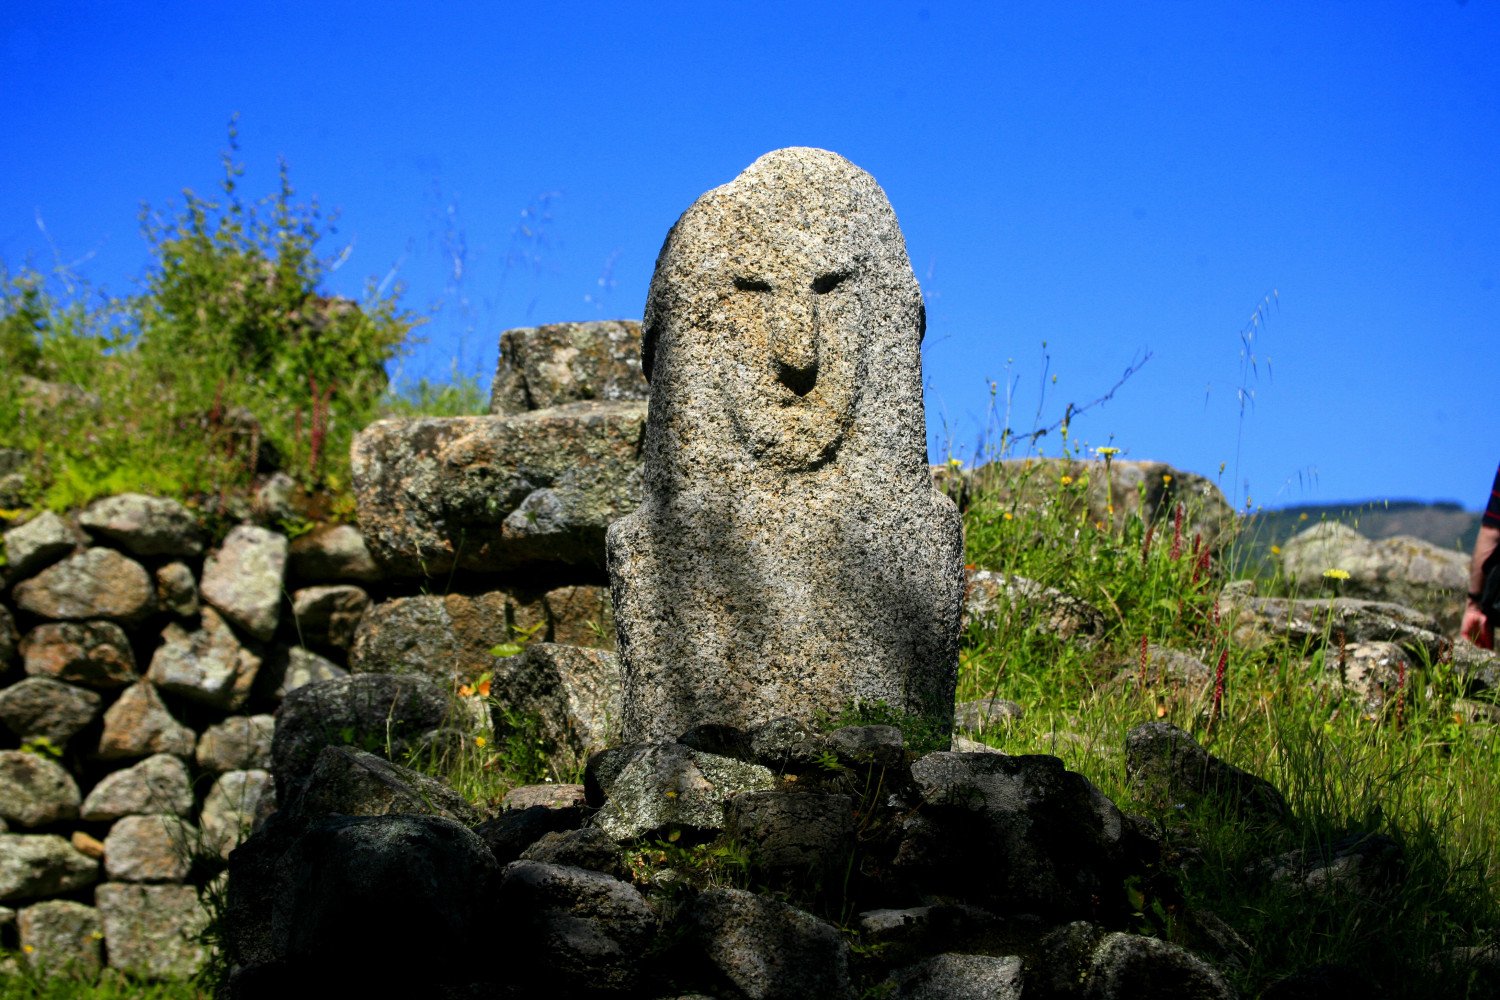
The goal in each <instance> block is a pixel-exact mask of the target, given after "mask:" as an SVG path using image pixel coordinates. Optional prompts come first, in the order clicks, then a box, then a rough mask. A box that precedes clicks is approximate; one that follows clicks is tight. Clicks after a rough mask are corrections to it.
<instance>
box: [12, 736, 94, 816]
mask: <svg viewBox="0 0 1500 1000" xmlns="http://www.w3.org/2000/svg"><path fill="white" fill-rule="evenodd" d="M80 801H81V800H80V796H79V794H78V785H77V783H76V782H74V781H73V776H72V775H70V774H69V773H68V772H67V771H65V770H63V768H62V767H61V766H60V765H58V764H57V763H55V762H54V761H51V760H48V759H47V758H46V757H43V756H41V755H40V754H35V753H26V752H25V751H23V750H0V819H3V820H5V821H7V822H9V823H13V824H15V825H16V826H23V827H32V826H46V825H47V824H49V823H57V822H60V821H62V820H67V819H73V818H74V817H75V816H77V815H78V804H79V802H80Z"/></svg>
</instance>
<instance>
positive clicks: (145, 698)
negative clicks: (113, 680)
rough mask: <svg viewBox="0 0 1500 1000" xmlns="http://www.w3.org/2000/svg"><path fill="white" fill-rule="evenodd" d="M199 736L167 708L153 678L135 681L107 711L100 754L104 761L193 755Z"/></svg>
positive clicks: (100, 743)
mask: <svg viewBox="0 0 1500 1000" xmlns="http://www.w3.org/2000/svg"><path fill="white" fill-rule="evenodd" d="M197 743H198V736H197V734H196V733H194V732H193V731H192V730H191V729H189V728H188V727H187V726H184V725H183V724H182V723H180V722H178V721H177V720H176V719H174V718H173V717H172V713H171V712H169V711H167V706H166V705H164V704H163V703H162V700H161V695H159V694H157V693H156V688H155V687H154V686H153V685H152V684H151V682H150V681H144V680H143V681H141V682H139V683H137V684H132V685H131V686H130V687H128V688H126V689H125V691H124V692H123V693H122V694H121V695H120V697H119V698H117V699H116V700H115V703H114V704H113V705H111V706H109V708H107V709H105V711H104V732H103V733H102V734H100V736H99V756H100V757H101V758H103V759H104V760H118V759H120V758H123V757H145V756H148V755H149V754H154V753H169V754H172V755H173V756H175V757H182V758H184V759H185V758H188V757H191V756H192V755H193V748H194V747H195V746H197Z"/></svg>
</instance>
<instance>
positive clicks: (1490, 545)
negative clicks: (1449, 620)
mask: <svg viewBox="0 0 1500 1000" xmlns="http://www.w3.org/2000/svg"><path fill="white" fill-rule="evenodd" d="M1497 546H1500V469H1497V470H1495V485H1494V486H1492V487H1490V500H1489V503H1488V504H1487V505H1486V506H1485V508H1484V517H1482V518H1481V519H1480V521H1479V537H1478V538H1477V539H1475V540H1474V560H1473V561H1472V562H1471V563H1469V600H1468V602H1467V603H1466V604H1464V620H1463V624H1462V625H1460V626H1459V627H1458V634H1459V635H1461V636H1463V637H1464V638H1466V639H1469V640H1471V641H1473V642H1475V643H1477V644H1478V645H1481V646H1484V647H1486V648H1488V647H1489V646H1490V645H1491V643H1492V641H1493V632H1492V628H1493V626H1494V625H1495V622H1492V621H1490V620H1488V619H1487V618H1486V617H1485V614H1484V612H1483V611H1481V610H1480V609H1479V597H1480V595H1481V594H1483V593H1484V575H1485V573H1487V572H1488V571H1489V568H1490V563H1491V562H1492V561H1493V560H1494V559H1495V549H1496V547H1497Z"/></svg>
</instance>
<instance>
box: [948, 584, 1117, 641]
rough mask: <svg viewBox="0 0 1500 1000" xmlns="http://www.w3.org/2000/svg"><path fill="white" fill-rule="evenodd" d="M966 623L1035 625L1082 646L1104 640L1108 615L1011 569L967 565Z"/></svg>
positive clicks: (984, 626) (988, 626)
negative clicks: (980, 567) (973, 567)
mask: <svg viewBox="0 0 1500 1000" xmlns="http://www.w3.org/2000/svg"><path fill="white" fill-rule="evenodd" d="M966 576H967V579H968V586H967V588H966V589H965V591H964V615H963V622H962V625H963V627H964V628H968V627H969V626H971V625H978V626H979V627H981V628H1000V627H1004V626H1007V625H1009V626H1011V627H1019V628H1022V629H1027V628H1029V629H1035V630H1036V631H1038V632H1042V633H1045V634H1048V635H1055V636H1057V637H1058V638H1059V639H1066V640H1068V641H1069V642H1072V643H1076V644H1077V645H1078V646H1081V647H1083V648H1084V649H1088V648H1091V647H1093V646H1095V645H1098V643H1099V642H1100V641H1101V640H1103V638H1104V633H1105V631H1106V630H1107V629H1108V628H1109V621H1108V619H1106V618H1105V617H1104V615H1103V614H1102V613H1100V611H1099V610H1098V609H1097V608H1095V607H1094V606H1093V605H1091V604H1089V603H1088V602H1087V601H1084V600H1080V599H1079V598H1077V597H1073V596H1071V595H1069V594H1065V593H1063V592H1062V591H1061V590H1058V589H1057V588H1056V587H1047V586H1044V585H1042V584H1040V583H1037V582H1036V581H1035V580H1029V579H1027V578H1026V577H1024V576H1016V575H1015V574H1013V573H997V572H994V571H993V570H987V569H968V570H966Z"/></svg>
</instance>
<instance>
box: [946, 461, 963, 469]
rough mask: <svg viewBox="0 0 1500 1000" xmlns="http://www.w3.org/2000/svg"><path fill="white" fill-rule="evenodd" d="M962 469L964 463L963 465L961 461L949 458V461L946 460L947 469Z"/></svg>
mask: <svg viewBox="0 0 1500 1000" xmlns="http://www.w3.org/2000/svg"><path fill="white" fill-rule="evenodd" d="M963 467H964V463H963V460H962V459H958V458H950V459H948V468H950V469H962V468H963Z"/></svg>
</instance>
